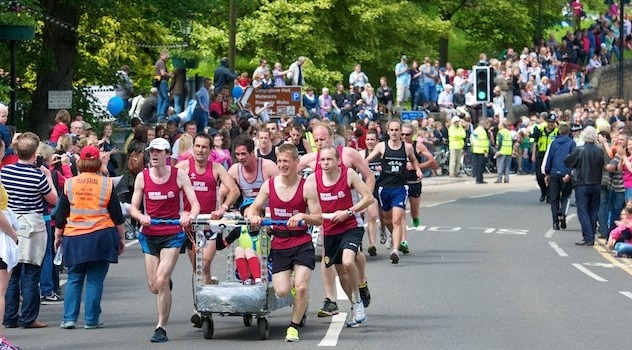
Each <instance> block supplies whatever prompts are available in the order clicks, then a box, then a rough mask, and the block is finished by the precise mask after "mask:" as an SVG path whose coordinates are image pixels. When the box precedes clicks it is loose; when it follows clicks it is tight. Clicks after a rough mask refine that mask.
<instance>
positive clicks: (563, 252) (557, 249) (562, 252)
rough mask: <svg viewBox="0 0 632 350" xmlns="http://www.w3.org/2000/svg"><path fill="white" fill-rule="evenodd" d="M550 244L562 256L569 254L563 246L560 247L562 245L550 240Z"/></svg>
mask: <svg viewBox="0 0 632 350" xmlns="http://www.w3.org/2000/svg"><path fill="white" fill-rule="evenodd" d="M549 245H550V246H551V248H553V250H555V252H556V253H557V255H559V256H561V257H565V256H568V254H566V252H565V251H564V250H563V249H562V248H560V246H558V245H557V243H555V242H551V241H549Z"/></svg>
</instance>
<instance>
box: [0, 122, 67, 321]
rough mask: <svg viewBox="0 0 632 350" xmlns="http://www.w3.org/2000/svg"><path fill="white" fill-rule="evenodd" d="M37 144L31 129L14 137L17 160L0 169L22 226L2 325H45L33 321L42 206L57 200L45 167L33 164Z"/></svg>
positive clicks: (37, 295)
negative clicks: (16, 259)
mask: <svg viewBox="0 0 632 350" xmlns="http://www.w3.org/2000/svg"><path fill="white" fill-rule="evenodd" d="M39 143H40V139H39V137H38V136H37V135H35V134H34V133H32V132H25V133H23V134H20V135H19V136H17V138H16V141H15V143H14V145H15V153H16V154H17V156H18V162H17V163H16V164H11V165H5V166H4V167H3V168H2V171H0V178H1V179H2V184H3V185H4V188H5V189H6V191H7V194H8V196H9V203H8V207H9V209H11V210H13V211H14V212H15V214H17V216H18V220H19V221H20V224H21V226H22V227H24V228H22V229H20V230H19V231H18V232H17V234H18V237H19V242H18V264H17V265H16V266H15V267H14V268H13V270H12V271H11V279H10V280H9V286H8V288H7V291H6V295H5V300H6V308H5V313H4V326H5V327H6V328H15V327H18V326H19V327H22V328H43V327H47V326H48V325H47V324H46V323H44V322H40V321H38V320H37V316H38V315H39V308H40V289H39V286H38V284H39V282H40V277H41V265H42V261H43V259H44V254H45V252H46V241H47V239H48V233H47V231H46V225H45V223H44V219H43V214H44V205H54V204H55V203H56V202H57V191H56V190H55V185H54V184H53V180H52V178H51V173H50V171H49V170H48V168H47V167H46V166H45V165H43V166H40V167H39V168H36V167H35V166H34V165H35V161H36V157H37V148H38V146H39ZM20 299H21V300H22V306H21V307H20Z"/></svg>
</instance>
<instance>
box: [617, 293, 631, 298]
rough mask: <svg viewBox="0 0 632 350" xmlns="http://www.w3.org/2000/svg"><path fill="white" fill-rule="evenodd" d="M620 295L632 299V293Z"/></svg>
mask: <svg viewBox="0 0 632 350" xmlns="http://www.w3.org/2000/svg"><path fill="white" fill-rule="evenodd" d="M619 293H620V294H622V295H624V296H626V297H628V298H630V299H632V292H619Z"/></svg>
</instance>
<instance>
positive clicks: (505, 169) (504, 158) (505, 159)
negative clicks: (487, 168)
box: [496, 155, 511, 182]
mask: <svg viewBox="0 0 632 350" xmlns="http://www.w3.org/2000/svg"><path fill="white" fill-rule="evenodd" d="M496 168H497V172H498V177H497V178H496V181H498V182H500V181H501V180H502V178H503V175H504V176H505V182H509V170H511V155H499V156H498V158H496Z"/></svg>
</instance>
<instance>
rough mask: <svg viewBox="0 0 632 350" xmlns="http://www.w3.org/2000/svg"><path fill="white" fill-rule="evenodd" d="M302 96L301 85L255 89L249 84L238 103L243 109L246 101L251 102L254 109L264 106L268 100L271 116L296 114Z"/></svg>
mask: <svg viewBox="0 0 632 350" xmlns="http://www.w3.org/2000/svg"><path fill="white" fill-rule="evenodd" d="M301 97H302V94H301V87H300V86H280V87H272V88H267V89H260V88H259V89H254V88H253V87H252V86H248V87H247V88H246V90H244V94H243V95H242V96H241V98H240V99H239V101H237V103H238V104H239V107H241V108H242V109H243V108H244V105H245V104H246V103H249V104H250V106H251V107H252V110H253V111H254V110H256V109H257V108H261V107H263V104H264V103H266V102H267V103H268V106H269V110H268V114H269V115H270V116H272V117H280V116H283V115H290V116H295V115H296V114H298V111H299V109H300V108H301V100H302V99H301Z"/></svg>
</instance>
